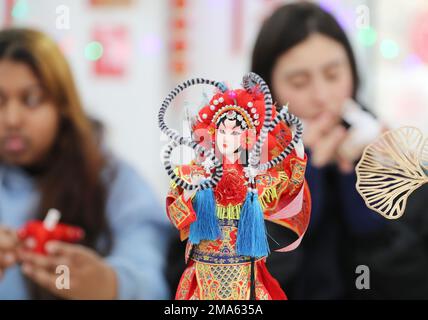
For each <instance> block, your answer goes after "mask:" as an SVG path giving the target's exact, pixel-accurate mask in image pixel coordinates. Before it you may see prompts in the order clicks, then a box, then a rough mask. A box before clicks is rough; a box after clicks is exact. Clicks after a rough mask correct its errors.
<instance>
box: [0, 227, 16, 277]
mask: <svg viewBox="0 0 428 320" xmlns="http://www.w3.org/2000/svg"><path fill="white" fill-rule="evenodd" d="M18 245H19V240H18V237H17V235H16V232H15V231H13V230H12V229H9V228H7V227H3V226H0V280H1V278H2V277H3V275H4V272H5V270H6V269H7V268H9V267H11V266H13V265H14V264H15V263H16V261H17V257H16V250H17V248H18Z"/></svg>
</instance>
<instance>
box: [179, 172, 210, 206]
mask: <svg viewBox="0 0 428 320" xmlns="http://www.w3.org/2000/svg"><path fill="white" fill-rule="evenodd" d="M190 179H191V181H192V184H194V185H197V184H200V183H201V182H202V180H204V179H205V177H204V176H203V175H201V174H194V175H192V176H191V178H190ZM197 191H198V189H194V190H186V189H185V190H184V191H183V197H184V200H186V201H187V200H189V199H190V198H191V197H193V195H194V194H195V193H196V192H197Z"/></svg>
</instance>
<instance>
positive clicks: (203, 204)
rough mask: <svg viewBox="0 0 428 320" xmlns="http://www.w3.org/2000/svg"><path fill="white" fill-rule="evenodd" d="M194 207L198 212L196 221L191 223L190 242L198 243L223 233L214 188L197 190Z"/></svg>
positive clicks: (216, 237)
mask: <svg viewBox="0 0 428 320" xmlns="http://www.w3.org/2000/svg"><path fill="white" fill-rule="evenodd" d="M193 208H194V210H195V212H196V221H195V222H193V223H192V224H191V225H190V234H189V240H190V242H191V243H192V244H198V243H199V242H200V241H201V240H216V239H218V238H219V237H220V234H221V233H220V227H219V225H218V220H217V216H216V204H215V198H214V192H213V190H212V189H211V188H209V189H205V190H199V191H198V192H196V195H195V198H194V199H193Z"/></svg>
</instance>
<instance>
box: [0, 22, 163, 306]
mask: <svg viewBox="0 0 428 320" xmlns="http://www.w3.org/2000/svg"><path fill="white" fill-rule="evenodd" d="M100 129H101V128H100V126H99V125H96V124H95V123H94V122H93V121H90V119H89V118H88V116H87V115H86V114H85V113H84V110H83V108H82V104H81V102H80V99H79V95H78V93H77V90H76V86H75V84H74V80H73V77H72V74H71V71H70V69H69V67H68V64H67V62H66V60H65V58H64V56H63V55H62V53H61V51H60V50H59V48H58V47H57V45H56V44H55V43H54V42H53V41H52V40H51V39H50V38H48V37H47V36H46V35H44V34H42V33H40V32H37V31H33V30H26V29H10V30H4V31H1V32H0V298H5V299H25V298H54V297H59V298H71V299H115V298H127V299H162V298H165V297H167V289H166V285H165V282H164V279H163V276H162V269H163V260H164V259H163V255H164V250H165V243H164V236H163V234H164V232H166V230H165V228H167V224H166V223H164V221H163V216H164V215H163V214H162V211H161V209H160V208H159V207H158V205H157V203H156V201H155V200H154V199H155V197H154V196H153V194H151V192H150V190H149V188H148V187H147V185H146V184H145V183H144V182H143V181H142V180H141V179H140V178H139V176H138V175H137V174H136V172H135V171H134V170H133V169H131V168H130V167H129V166H128V165H127V164H125V163H123V162H122V161H120V160H118V159H117V158H115V157H114V156H113V155H111V154H109V153H107V152H106V151H105V150H104V149H103V148H102V145H101V143H102V141H101V140H102V137H101V136H102V134H101V132H100ZM49 208H56V209H58V210H59V211H60V212H61V214H62V218H61V221H62V222H64V223H68V224H72V225H76V226H79V227H81V228H82V229H83V230H84V232H85V237H84V239H83V241H82V242H81V243H80V244H67V243H63V242H53V243H50V244H49V245H50V246H47V250H48V253H49V254H48V255H46V256H44V255H40V254H36V253H31V252H28V250H23V249H22V248H21V244H20V242H19V241H18V239H17V235H16V230H17V229H18V228H20V227H22V226H23V224H24V223H25V222H26V221H28V220H29V219H34V218H37V219H43V218H44V216H45V215H46V212H47V211H48V209H49ZM58 264H65V265H67V266H68V267H69V268H70V289H69V290H59V289H57V288H56V286H55V279H56V277H57V275H55V266H57V265H58Z"/></svg>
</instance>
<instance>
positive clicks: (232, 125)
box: [216, 119, 246, 157]
mask: <svg viewBox="0 0 428 320" xmlns="http://www.w3.org/2000/svg"><path fill="white" fill-rule="evenodd" d="M238 122H239V121H237V120H229V119H225V120H223V121H221V122H220V124H219V125H218V127H217V131H216V144H217V148H218V150H219V151H220V153H221V154H223V155H226V156H229V157H231V156H233V155H236V154H237V151H238V149H239V148H240V146H241V136H242V135H243V134H244V133H245V131H246V130H243V129H242V128H241V126H240V123H238Z"/></svg>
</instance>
